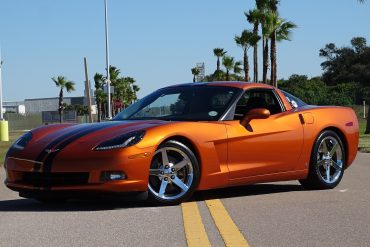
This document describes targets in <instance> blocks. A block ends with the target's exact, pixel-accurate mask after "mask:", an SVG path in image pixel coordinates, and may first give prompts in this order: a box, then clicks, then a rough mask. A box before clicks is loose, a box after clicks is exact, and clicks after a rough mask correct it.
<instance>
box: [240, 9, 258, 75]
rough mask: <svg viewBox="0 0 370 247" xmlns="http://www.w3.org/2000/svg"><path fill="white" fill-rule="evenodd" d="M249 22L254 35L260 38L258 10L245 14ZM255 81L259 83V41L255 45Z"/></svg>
mask: <svg viewBox="0 0 370 247" xmlns="http://www.w3.org/2000/svg"><path fill="white" fill-rule="evenodd" d="M244 15H245V16H246V18H247V21H248V22H249V23H251V24H253V34H254V35H255V36H258V30H259V24H260V20H261V12H260V11H259V9H258V8H256V9H253V10H249V11H248V13H247V12H245V13H244ZM259 39H261V37H260V38H259ZM253 81H254V82H258V41H257V42H256V44H254V45H253Z"/></svg>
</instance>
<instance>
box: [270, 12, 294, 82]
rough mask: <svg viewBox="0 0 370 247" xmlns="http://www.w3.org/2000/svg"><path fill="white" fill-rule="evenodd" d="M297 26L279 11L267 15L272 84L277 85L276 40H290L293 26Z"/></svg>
mask: <svg viewBox="0 0 370 247" xmlns="http://www.w3.org/2000/svg"><path fill="white" fill-rule="evenodd" d="M296 27H297V26H296V25H295V24H294V23H293V22H290V21H286V20H284V19H282V18H280V17H279V15H278V13H277V12H270V13H269V14H267V15H266V25H265V28H266V29H265V32H266V34H267V35H268V36H269V38H270V41H271V46H270V64H271V69H270V70H271V77H270V78H271V85H273V86H275V87H277V62H276V60H277V59H276V58H277V52H276V50H277V49H276V42H277V41H283V40H290V39H289V36H290V34H291V31H292V29H293V28H296Z"/></svg>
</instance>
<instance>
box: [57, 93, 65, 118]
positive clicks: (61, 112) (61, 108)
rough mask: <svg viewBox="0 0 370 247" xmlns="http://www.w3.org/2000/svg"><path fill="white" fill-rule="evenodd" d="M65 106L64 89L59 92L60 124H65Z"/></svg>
mask: <svg viewBox="0 0 370 247" xmlns="http://www.w3.org/2000/svg"><path fill="white" fill-rule="evenodd" d="M63 108H64V106H63V88H60V92H59V109H58V111H59V122H60V123H63V110H64V109H63Z"/></svg>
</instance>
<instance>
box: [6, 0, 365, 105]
mask: <svg viewBox="0 0 370 247" xmlns="http://www.w3.org/2000/svg"><path fill="white" fill-rule="evenodd" d="M108 1H109V2H108V3H109V10H108V11H109V31H110V55H111V64H112V65H115V66H117V67H119V68H120V69H121V71H122V74H123V75H125V76H132V77H134V78H135V79H136V80H137V83H138V85H139V86H140V87H141V91H140V92H139V97H142V96H144V95H146V94H148V93H150V92H151V91H153V90H155V89H156V88H159V87H163V86H166V85H170V84H175V83H182V82H190V81H191V80H192V75H191V72H190V68H191V67H194V65H195V64H196V63H197V62H205V64H206V72H207V73H212V72H213V71H214V70H215V65H216V60H215V57H214V56H213V52H212V50H213V48H215V47H222V48H225V49H226V50H227V51H228V54H229V55H232V56H234V57H235V58H237V59H238V60H241V59H242V51H241V49H240V48H238V47H237V46H236V45H235V43H234V40H233V38H234V36H235V35H236V34H239V33H240V32H241V31H242V30H243V29H245V28H252V27H251V26H250V25H249V24H248V23H247V22H246V20H245V17H244V14H243V12H244V11H247V10H248V9H251V8H253V6H254V0H232V1H230V0H186V1H174V0H157V1H149V0H136V1H122V0H108ZM279 9H280V13H281V16H282V17H284V18H286V19H288V20H290V21H293V22H295V23H296V24H297V25H298V28H297V29H296V30H295V31H294V33H293V35H292V37H291V38H292V41H291V42H283V43H279V44H278V78H287V77H289V76H290V75H291V74H305V75H308V76H317V75H320V74H321V73H322V71H321V67H320V63H321V62H322V59H321V58H320V57H319V56H318V54H319V49H320V48H322V47H323V46H324V45H325V44H327V43H329V42H334V43H336V44H337V45H338V46H343V45H348V44H349V42H350V40H351V38H352V37H354V36H362V37H365V38H366V39H367V40H368V43H370V27H369V24H370V2H367V3H365V4H359V3H357V1H356V0H325V1H322V0H311V1H303V0H282V1H281V5H280V8H279ZM104 42H105V41H104V1H103V0H37V1H36V0H33V1H31V0H0V45H1V48H2V55H3V60H4V64H3V84H4V85H3V90H4V92H3V95H4V100H6V101H13V100H23V99H25V98H38V97H56V96H57V95H58V90H57V88H56V87H55V85H54V84H53V82H52V81H51V79H50V78H51V77H53V76H57V75H65V76H66V77H67V78H68V79H70V80H73V81H74V82H75V83H76V91H75V92H73V93H71V94H70V95H71V96H79V95H82V94H83V90H84V84H83V81H84V70H83V57H85V56H86V57H87V59H88V64H89V76H90V79H91V80H92V76H93V75H94V73H95V72H100V73H104V68H105V43H104ZM250 63H252V51H250Z"/></svg>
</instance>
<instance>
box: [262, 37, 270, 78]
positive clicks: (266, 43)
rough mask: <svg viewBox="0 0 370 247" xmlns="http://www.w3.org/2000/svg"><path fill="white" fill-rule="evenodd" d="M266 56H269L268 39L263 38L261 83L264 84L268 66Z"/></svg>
mask: <svg viewBox="0 0 370 247" xmlns="http://www.w3.org/2000/svg"><path fill="white" fill-rule="evenodd" d="M268 55H269V42H268V39H266V38H265V48H264V49H263V83H265V84H267V70H268V66H269V61H268Z"/></svg>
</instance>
